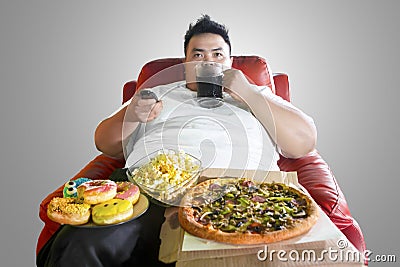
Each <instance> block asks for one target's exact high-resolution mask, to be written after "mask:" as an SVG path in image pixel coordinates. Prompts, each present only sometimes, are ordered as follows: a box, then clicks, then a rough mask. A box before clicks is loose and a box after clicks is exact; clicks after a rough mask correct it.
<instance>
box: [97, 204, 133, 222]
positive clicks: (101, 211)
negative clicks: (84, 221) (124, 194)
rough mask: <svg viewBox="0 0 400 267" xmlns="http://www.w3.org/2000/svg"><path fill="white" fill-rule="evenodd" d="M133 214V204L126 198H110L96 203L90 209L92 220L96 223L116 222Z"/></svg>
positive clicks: (122, 220) (125, 219) (124, 219)
mask: <svg viewBox="0 0 400 267" xmlns="http://www.w3.org/2000/svg"><path fill="white" fill-rule="evenodd" d="M132 216H133V206H132V203H131V202H130V201H129V200H126V199H117V198H114V199H111V200H108V201H106V202H104V203H101V204H97V205H95V206H94V207H93V209H92V221H93V222H94V223H95V224H98V225H108V224H116V223H119V222H124V221H127V220H129V219H130V218H131V217H132Z"/></svg>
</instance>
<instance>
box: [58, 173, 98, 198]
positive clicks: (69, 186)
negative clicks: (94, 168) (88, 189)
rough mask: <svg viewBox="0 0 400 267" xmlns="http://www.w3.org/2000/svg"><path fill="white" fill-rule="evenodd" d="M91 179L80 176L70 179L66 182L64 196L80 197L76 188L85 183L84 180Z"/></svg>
mask: <svg viewBox="0 0 400 267" xmlns="http://www.w3.org/2000/svg"><path fill="white" fill-rule="evenodd" d="M88 181H91V179H89V178H78V179H76V180H70V181H68V182H66V183H65V185H64V189H63V196H64V197H74V198H77V197H78V193H77V192H78V190H77V189H76V188H77V187H78V186H80V185H81V184H83V183H84V182H88Z"/></svg>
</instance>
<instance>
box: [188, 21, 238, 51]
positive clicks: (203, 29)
mask: <svg viewBox="0 0 400 267" xmlns="http://www.w3.org/2000/svg"><path fill="white" fill-rule="evenodd" d="M202 33H214V34H218V35H219V36H221V37H222V38H223V39H224V41H225V43H227V44H228V46H229V54H230V53H231V50H232V48H231V41H230V40H229V35H228V29H227V28H226V27H225V25H222V24H219V23H217V22H215V21H212V20H211V18H210V16H209V15H203V16H202V17H201V18H199V19H198V20H197V22H196V24H194V25H193V24H190V25H189V29H188V30H187V31H186V34H185V43H184V49H185V56H186V54H187V51H186V50H187V47H188V45H189V41H190V39H191V38H192V37H193V36H195V35H198V34H202Z"/></svg>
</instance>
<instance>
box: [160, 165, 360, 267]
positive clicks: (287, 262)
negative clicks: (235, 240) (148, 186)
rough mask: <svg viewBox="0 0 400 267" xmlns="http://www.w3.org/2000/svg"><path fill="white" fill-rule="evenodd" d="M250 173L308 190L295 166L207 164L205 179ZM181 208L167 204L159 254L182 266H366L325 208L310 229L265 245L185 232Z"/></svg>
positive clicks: (169, 261)
mask: <svg viewBox="0 0 400 267" xmlns="http://www.w3.org/2000/svg"><path fill="white" fill-rule="evenodd" d="M216 177H246V178H252V179H254V180H256V181H265V182H272V181H274V182H282V183H285V184H289V185H292V186H297V187H299V188H301V189H302V190H304V188H302V187H301V186H300V185H299V183H298V179H297V174H296V172H281V171H243V170H234V169H229V170H223V169H206V170H204V171H203V172H202V174H201V177H200V180H206V179H210V178H216ZM176 212H177V208H168V209H167V211H166V213H165V217H166V221H165V222H164V224H163V226H162V228H161V233H160V238H161V246H160V253H159V258H160V260H161V261H163V262H165V263H171V262H176V266H177V267H183V266H191V267H197V266H202V267H207V266H210V267H215V266H223V267H224V266H233V267H236V266H237V267H239V266H325V265H326V266H328V265H329V266H364V265H363V264H362V263H363V259H362V257H361V255H360V254H359V253H358V251H357V249H356V248H355V247H354V246H353V245H352V244H351V243H350V242H349V241H348V240H347V238H346V237H345V236H344V235H343V234H342V232H341V231H340V230H339V229H338V228H337V227H336V226H335V225H334V224H333V223H332V222H331V221H330V219H329V218H328V217H327V216H326V214H325V213H324V212H323V211H322V210H320V211H319V213H320V216H319V219H318V221H317V223H316V224H315V225H314V227H313V228H312V229H311V230H310V231H309V232H308V233H306V234H304V235H301V236H299V237H295V238H292V239H289V240H285V241H281V242H276V243H271V244H265V245H231V244H223V243H219V242H214V241H211V240H205V239H201V238H198V237H195V236H192V235H190V234H188V233H186V232H185V231H184V230H183V229H182V228H180V226H179V222H178V221H177V216H176V215H177V213H176Z"/></svg>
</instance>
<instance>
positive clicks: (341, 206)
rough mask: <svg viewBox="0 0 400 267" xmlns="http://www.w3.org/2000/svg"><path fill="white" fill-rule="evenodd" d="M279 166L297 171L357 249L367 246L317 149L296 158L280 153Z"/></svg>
mask: <svg viewBox="0 0 400 267" xmlns="http://www.w3.org/2000/svg"><path fill="white" fill-rule="evenodd" d="M278 166H279V168H280V169H281V170H282V171H297V176H298V179H299V183H300V184H301V185H302V186H304V188H305V189H306V190H307V191H308V192H309V193H310V195H311V196H312V198H313V199H314V200H315V202H317V204H318V205H319V206H320V207H321V208H322V210H323V211H324V212H325V213H326V214H327V215H328V217H329V218H330V219H331V221H332V222H333V223H334V224H335V225H336V226H337V227H338V228H339V229H340V230H341V231H342V232H343V234H344V235H346V237H347V238H348V239H349V241H350V242H352V243H353V245H354V246H355V247H356V248H357V249H358V250H359V251H364V250H365V249H366V246H365V241H364V236H363V234H362V232H361V229H360V227H359V226H358V223H357V222H356V221H355V220H354V218H353V217H352V216H351V213H350V210H349V208H348V206H347V202H346V199H345V197H344V195H343V193H342V191H341V189H340V187H339V185H338V183H337V181H336V179H335V177H334V175H333V173H332V171H331V170H330V168H329V166H328V164H327V163H326V162H325V160H324V159H323V158H322V157H321V155H320V154H319V153H318V152H317V151H313V152H311V153H309V154H308V155H306V156H305V157H302V158H299V159H288V158H285V157H283V156H282V155H281V156H280V159H279V160H278Z"/></svg>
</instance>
